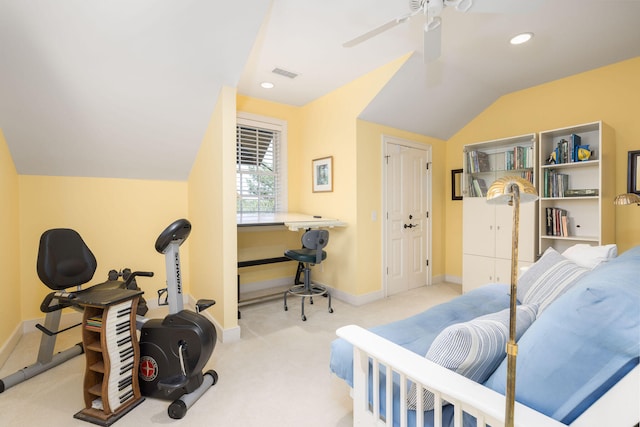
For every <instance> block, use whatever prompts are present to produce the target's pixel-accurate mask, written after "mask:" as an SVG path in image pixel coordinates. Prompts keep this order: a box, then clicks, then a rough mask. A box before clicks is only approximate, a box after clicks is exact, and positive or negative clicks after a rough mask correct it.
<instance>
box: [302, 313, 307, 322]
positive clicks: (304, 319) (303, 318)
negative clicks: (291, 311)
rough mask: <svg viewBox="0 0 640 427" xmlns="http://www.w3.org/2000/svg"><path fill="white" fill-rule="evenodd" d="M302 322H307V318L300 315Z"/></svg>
mask: <svg viewBox="0 0 640 427" xmlns="http://www.w3.org/2000/svg"><path fill="white" fill-rule="evenodd" d="M302 321H303V322H306V321H307V316H305V315H304V314H303V315H302Z"/></svg>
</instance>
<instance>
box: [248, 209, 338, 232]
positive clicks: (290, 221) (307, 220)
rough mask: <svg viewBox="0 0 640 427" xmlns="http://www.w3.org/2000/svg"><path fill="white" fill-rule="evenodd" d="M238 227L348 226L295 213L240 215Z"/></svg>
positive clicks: (318, 217) (331, 220)
mask: <svg viewBox="0 0 640 427" xmlns="http://www.w3.org/2000/svg"><path fill="white" fill-rule="evenodd" d="M237 224H238V227H260V226H269V225H284V226H286V227H289V229H291V230H297V229H302V228H320V227H345V226H346V225H347V224H346V223H344V222H342V221H339V220H337V219H335V218H325V217H321V216H313V215H305V214H300V213H294V212H275V213H260V214H238V215H237Z"/></svg>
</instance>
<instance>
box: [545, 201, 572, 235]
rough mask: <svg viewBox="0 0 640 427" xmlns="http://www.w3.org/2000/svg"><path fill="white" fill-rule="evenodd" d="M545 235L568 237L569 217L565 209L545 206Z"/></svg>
mask: <svg viewBox="0 0 640 427" xmlns="http://www.w3.org/2000/svg"><path fill="white" fill-rule="evenodd" d="M545 213H546V224H545V225H546V227H545V228H546V229H545V233H546V235H547V236H557V237H568V236H569V217H568V212H567V210H566V209H560V208H545Z"/></svg>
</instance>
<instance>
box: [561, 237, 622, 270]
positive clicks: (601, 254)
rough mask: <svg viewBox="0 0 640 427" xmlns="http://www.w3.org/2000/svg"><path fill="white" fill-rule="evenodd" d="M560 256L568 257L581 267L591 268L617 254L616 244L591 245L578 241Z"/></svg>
mask: <svg viewBox="0 0 640 427" xmlns="http://www.w3.org/2000/svg"><path fill="white" fill-rule="evenodd" d="M562 256H564V257H565V258H569V259H570V260H572V261H573V262H575V263H576V264H578V265H580V266H581V267H585V268H590V269H593V268H595V267H596V266H598V264H600V263H602V262H607V261H609V260H610V259H611V258H615V257H616V256H618V246H616V245H615V244H611V245H603V246H591V245H587V244H586V243H578V244H577V245H573V246H571V247H570V248H568V249H566V250H565V251H564V252H562Z"/></svg>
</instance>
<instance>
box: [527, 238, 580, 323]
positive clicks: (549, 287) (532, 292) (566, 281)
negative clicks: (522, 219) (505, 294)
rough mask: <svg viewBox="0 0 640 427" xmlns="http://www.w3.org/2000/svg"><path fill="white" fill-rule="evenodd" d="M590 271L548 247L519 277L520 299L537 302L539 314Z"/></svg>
mask: <svg viewBox="0 0 640 427" xmlns="http://www.w3.org/2000/svg"><path fill="white" fill-rule="evenodd" d="M587 271H589V269H587V268H585V267H581V266H579V265H578V264H576V263H575V262H573V261H571V260H570V259H567V258H565V257H564V256H562V255H560V254H559V253H558V252H557V251H556V250H555V249H553V248H548V249H547V250H546V251H545V252H544V254H543V255H542V257H541V258H540V259H539V260H538V261H536V262H535V264H533V265H532V266H531V267H530V268H529V269H528V270H527V271H525V272H524V273H523V274H522V276H520V278H519V279H518V301H520V302H521V303H522V304H537V305H538V316H540V314H541V313H542V312H543V311H544V310H545V309H546V308H547V307H548V306H549V304H551V303H552V302H553V301H554V300H555V299H556V298H558V297H559V296H560V295H562V294H563V293H565V292H566V291H567V290H569V288H571V287H572V286H573V284H574V283H575V282H576V281H577V280H578V279H579V278H580V276H582V275H583V274H584V273H586V272H587Z"/></svg>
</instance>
